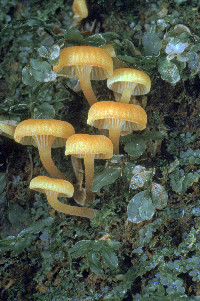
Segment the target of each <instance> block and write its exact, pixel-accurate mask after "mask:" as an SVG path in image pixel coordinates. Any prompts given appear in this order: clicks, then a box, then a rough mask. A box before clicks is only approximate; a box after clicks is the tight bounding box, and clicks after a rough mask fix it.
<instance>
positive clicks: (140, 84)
mask: <svg viewBox="0 0 200 301" xmlns="http://www.w3.org/2000/svg"><path fill="white" fill-rule="evenodd" d="M127 82H129V83H136V84H137V85H136V87H135V88H134V89H133V92H132V95H144V94H147V93H148V92H149V91H150V88H151V80H150V77H149V76H148V75H147V74H146V73H145V72H143V71H140V70H136V69H131V68H119V69H115V70H114V71H113V75H112V76H110V77H109V78H108V80H107V86H108V88H109V89H111V90H112V91H114V92H117V93H120V94H122V92H123V88H124V85H125V83H127Z"/></svg>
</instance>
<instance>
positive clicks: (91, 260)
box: [88, 252, 103, 274]
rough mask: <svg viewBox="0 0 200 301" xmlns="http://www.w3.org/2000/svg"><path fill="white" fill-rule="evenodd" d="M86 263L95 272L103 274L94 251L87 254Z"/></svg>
mask: <svg viewBox="0 0 200 301" xmlns="http://www.w3.org/2000/svg"><path fill="white" fill-rule="evenodd" d="M88 265H89V267H90V269H91V270H92V271H93V272H94V273H95V274H103V268H102V264H101V262H100V261H99V260H98V259H97V256H96V254H95V253H92V252H91V253H89V254H88Z"/></svg>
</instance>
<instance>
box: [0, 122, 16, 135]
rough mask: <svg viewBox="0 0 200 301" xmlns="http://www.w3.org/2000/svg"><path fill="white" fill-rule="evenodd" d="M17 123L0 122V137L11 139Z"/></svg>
mask: <svg viewBox="0 0 200 301" xmlns="http://www.w3.org/2000/svg"><path fill="white" fill-rule="evenodd" d="M16 126H17V122H16V121H15V120H1V121H0V135H3V136H6V137H8V138H13V137H14V133H15V129H16Z"/></svg>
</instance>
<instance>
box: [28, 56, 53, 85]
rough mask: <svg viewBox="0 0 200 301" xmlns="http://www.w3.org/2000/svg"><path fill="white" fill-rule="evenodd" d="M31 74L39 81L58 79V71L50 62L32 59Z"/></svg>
mask: <svg viewBox="0 0 200 301" xmlns="http://www.w3.org/2000/svg"><path fill="white" fill-rule="evenodd" d="M30 74H31V75H32V76H33V77H34V78H35V80H37V81H39V82H49V81H53V80H55V79H56V72H54V71H52V67H51V65H50V64H49V63H48V62H45V61H41V60H36V59H31V60H30Z"/></svg>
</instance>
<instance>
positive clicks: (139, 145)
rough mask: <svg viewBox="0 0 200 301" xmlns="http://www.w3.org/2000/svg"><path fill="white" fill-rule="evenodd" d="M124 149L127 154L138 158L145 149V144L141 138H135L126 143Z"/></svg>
mask: <svg viewBox="0 0 200 301" xmlns="http://www.w3.org/2000/svg"><path fill="white" fill-rule="evenodd" d="M124 150H125V151H126V152H127V153H128V154H129V156H131V157H133V158H134V159H137V158H139V157H140V156H141V155H142V154H143V153H144V151H145V150H146V144H145V142H144V140H143V139H142V138H138V139H135V140H134V141H131V142H129V143H127V144H126V146H125V147H124Z"/></svg>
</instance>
